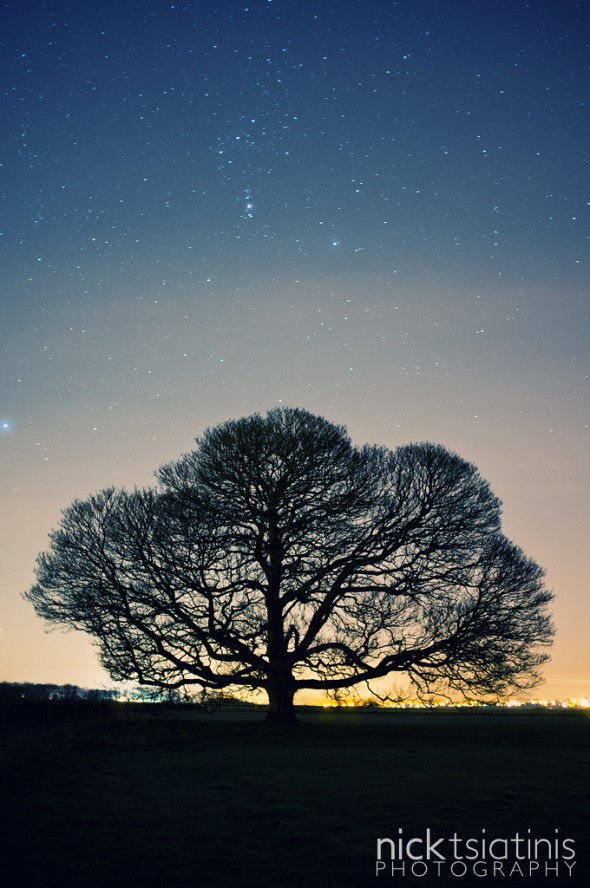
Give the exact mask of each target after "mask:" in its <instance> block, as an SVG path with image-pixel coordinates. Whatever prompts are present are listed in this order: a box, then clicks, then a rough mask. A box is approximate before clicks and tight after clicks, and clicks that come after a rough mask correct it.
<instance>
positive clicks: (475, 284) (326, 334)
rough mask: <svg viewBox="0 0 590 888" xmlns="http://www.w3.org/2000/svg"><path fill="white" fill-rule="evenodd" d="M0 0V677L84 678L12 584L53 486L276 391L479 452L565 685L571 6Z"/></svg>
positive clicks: (573, 429) (293, 400) (92, 678)
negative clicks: (532, 578)
mask: <svg viewBox="0 0 590 888" xmlns="http://www.w3.org/2000/svg"><path fill="white" fill-rule="evenodd" d="M0 7H1V9H2V19H3V25H2V29H1V33H0V42H1V45H2V59H3V61H2V65H3V70H2V78H1V85H0V89H1V93H2V133H3V135H2V139H1V162H2V170H1V172H2V218H1V231H0V234H1V237H0V250H1V258H0V262H1V268H2V275H1V280H2V291H1V297H0V298H1V307H2V317H1V321H0V323H1V331H2V365H1V391H0V432H1V434H0V449H1V451H2V452H1V493H2V505H1V510H2V512H1V518H2V530H1V535H0V546H1V550H2V562H1V565H2V566H1V570H2V592H1V598H0V626H1V628H2V632H1V634H0V680H2V679H4V680H9V681H39V682H45V681H55V682H60V683H63V682H70V683H74V684H80V685H84V686H102V685H103V684H104V683H105V682H106V681H107V677H106V674H105V673H104V672H102V670H101V669H100V667H99V665H98V661H97V658H96V656H95V654H94V652H93V649H92V647H91V644H90V642H89V641H88V640H87V638H86V637H85V636H83V635H79V634H76V633H69V634H63V633H61V632H54V633H50V634H46V631H45V627H44V625H43V623H42V621H41V620H40V619H39V618H37V617H36V615H35V614H34V611H33V609H32V607H31V606H30V605H28V604H26V603H25V602H24V601H23V600H22V599H21V597H20V595H21V593H22V592H23V591H24V590H25V589H26V588H27V587H28V585H29V584H30V583H31V581H32V578H33V567H34V560H35V556H36V554H37V553H38V552H39V551H41V550H42V549H44V548H45V546H46V541H47V533H48V531H49V530H50V529H51V528H52V527H54V526H55V525H56V523H57V522H58V520H59V514H60V510H61V509H62V508H63V507H65V506H66V505H67V504H68V503H69V502H71V501H72V500H73V499H74V498H76V497H81V498H85V497H87V496H88V495H90V494H92V493H94V492H96V491H97V490H98V489H100V488H101V487H105V486H108V485H111V484H115V485H118V486H127V487H133V486H134V485H145V484H150V483H152V480H153V476H152V473H153V471H154V470H155V469H156V468H157V467H158V466H159V465H162V464H163V463H165V462H168V461H170V460H173V459H175V458H177V457H179V456H180V455H181V454H182V453H183V452H186V451H187V450H190V449H191V448H192V446H193V442H194V438H195V436H196V435H199V434H200V433H202V431H203V430H204V429H205V428H206V427H208V426H211V425H215V424H216V423H218V422H221V421H223V420H225V419H230V418H237V417H239V416H242V415H246V414H250V413H253V412H255V411H262V412H264V411H266V410H268V409H269V408H271V407H273V406H275V405H277V404H283V405H289V406H297V407H303V408H306V409H308V410H311V411H312V412H315V413H318V414H321V415H323V416H325V417H326V418H327V419H329V420H331V421H334V422H338V423H343V424H345V425H346V426H347V427H348V429H349V431H350V434H351V435H352V438H353V440H354V441H355V442H357V443H363V442H365V441H368V442H371V443H379V444H385V445H387V446H389V447H395V446H397V445H399V444H405V443H408V442H410V441H420V440H430V441H434V442H438V443H442V444H444V445H446V446H448V447H449V448H451V449H453V450H455V451H457V452H458V453H460V454H461V455H462V456H463V457H465V458H467V459H469V460H471V461H473V462H474V463H475V464H476V465H477V466H478V467H479V469H480V470H481V472H482V474H483V476H484V477H485V478H487V480H488V481H489V482H490V483H491V485H492V488H493V489H494V491H495V492H496V494H497V495H498V496H500V498H501V499H502V500H503V502H504V528H505V531H506V533H507V535H508V536H510V537H511V538H512V539H513V540H514V541H515V542H516V543H517V544H518V545H520V546H522V548H524V550H525V551H526V553H527V554H528V555H530V556H531V557H533V558H535V559H536V560H537V561H538V562H540V563H541V564H543V565H544V566H545V567H546V568H547V571H548V575H547V582H548V585H549V586H550V587H551V588H553V589H554V591H555V592H556V594H557V600H556V603H555V607H554V613H555V618H556V623H557V628H558V640H557V642H556V645H555V647H554V652H553V661H552V663H551V664H550V665H549V666H548V667H547V668H546V676H547V684H546V686H545V687H544V688H543V689H541V691H539V692H538V693H537V696H549V697H560V698H566V697H582V696H588V695H589V694H590V664H589V657H590V654H589V652H588V644H587V638H588V626H589V618H590V605H589V595H588V570H587V538H588V528H589V525H590V523H589V520H588V518H589V514H588V479H589V474H590V473H589V471H588V469H589V460H588V454H589V453H590V449H589V448H588V331H589V325H588V321H589V318H588V314H589V289H590V288H589V274H588V269H589V256H590V252H589V237H590V225H589V222H590V185H589V172H590V168H589V148H590V132H589V126H588V94H589V89H590V77H589V70H588V69H589V62H590V27H589V19H588V9H587V5H586V3H584V2H573V0H559V2H558V0H552V2H550V0H530V2H524V0H493V2H492V0H453V2H450V0H449V2H444V0H398V2H394V0H363V2H362V3H361V2H353V0H323V2H311V0H272V2H271V0H250V2H248V0H245V2H240V3H239V2H235V0H224V2H218V3H216V2H214V0H212V2H193V3H187V2H184V3H183V2H180V3H177V4H170V3H168V2H157V0H126V2H125V3H121V2H115V0H102V2H97V0H88V2H84V3H78V2H73V0H59V2H57V0H53V2H46V3H45V2H41V0H36V2H32V0H19V2H17V0H11V2H4V3H0Z"/></svg>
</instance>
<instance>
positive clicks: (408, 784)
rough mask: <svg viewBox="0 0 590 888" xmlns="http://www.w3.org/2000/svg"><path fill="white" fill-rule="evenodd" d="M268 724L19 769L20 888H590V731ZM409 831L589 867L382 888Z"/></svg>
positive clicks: (513, 724) (106, 744)
mask: <svg viewBox="0 0 590 888" xmlns="http://www.w3.org/2000/svg"><path fill="white" fill-rule="evenodd" d="M262 718H263V716H261V715H260V714H258V713H247V712H246V713H233V714H231V713H223V712H218V713H215V714H214V715H212V716H207V715H205V714H199V715H196V716H193V717H191V718H179V717H170V716H169V717H166V718H154V717H153V716H142V717H140V718H125V719H121V718H119V719H117V720H115V721H113V722H111V723H109V724H107V725H105V726H99V727H92V728H87V729H86V728H83V729H82V730H81V731H80V733H79V734H78V736H77V737H75V738H74V741H73V743H72V745H71V747H70V746H69V743H64V745H63V748H60V746H59V744H57V745H56V748H55V750H54V751H53V752H51V754H49V755H48V754H47V753H45V754H41V756H40V757H37V758H34V759H31V760H30V761H26V762H21V763H20V764H19V762H18V761H16V762H15V765H14V767H12V768H10V769H9V772H8V774H5V775H4V789H3V798H2V814H1V817H0V843H1V844H2V845H4V847H3V848H2V871H3V874H4V875H6V874H10V875H11V878H10V879H7V881H6V882H5V884H7V885H9V884H21V885H26V886H28V888H37V886H38V888H41V886H43V888H50V886H57V885H60V886H61V885H64V886H68V888H78V886H80V888H82V886H84V888H95V886H106V888H119V886H121V888H122V886H125V888H133V886H142V888H161V886H166V888H168V886H170V888H172V886H174V888H177V886H182V888H184V886H187V888H188V886H191V888H193V886H194V888H229V886H232V888H283V886H285V888H295V886H297V888H349V886H350V888H365V886H374V888H379V886H380V885H383V886H386V888H399V886H404V888H406V886H408V888H411V886H413V888H420V886H421V888H430V886H436V888H443V886H447V885H456V886H458V888H461V886H462V888H472V886H473V885H483V886H484V888H485V886H487V885H494V886H498V888H499V886H512V885H526V886H531V885H537V884H539V885H543V886H545V888H549V886H553V885H561V884H563V885H566V884H567V885H582V884H587V879H588V874H589V873H590V860H589V854H588V852H589V846H588V841H587V840H588V835H589V829H588V827H589V825H590V814H589V808H590V806H589V805H588V801H589V799H588V787H589V781H588V776H589V774H588V770H589V768H588V755H587V748H588V738H589V736H590V718H588V717H587V716H584V715H582V714H570V713H563V714H562V713H557V714H526V715H524V714H521V713H514V714H513V713H489V712H486V711H477V712H473V713H465V712H457V713H454V712H446V713H436V712H433V713H419V712H418V713H415V712H381V713H363V714H360V713H356V712H346V711H344V712H342V711H326V712H314V711H310V712H307V713H303V714H301V715H300V718H301V722H300V723H299V724H298V725H292V726H287V727H283V728H281V727H280V726H273V725H268V724H264V722H263V721H262ZM400 829H402V830H403V832H402V833H401V835H402V836H403V837H405V838H406V839H410V838H414V837H417V838H418V837H422V838H423V837H425V835H426V830H427V829H430V830H431V836H432V838H433V839H434V838H438V837H441V836H442V837H445V842H446V840H448V838H450V837H452V836H453V835H454V834H455V833H456V834H457V835H458V836H460V837H462V838H465V839H466V838H469V837H475V838H477V837H479V838H480V839H481V837H482V836H484V835H485V836H487V837H490V838H491V837H503V838H510V837H513V836H514V835H515V834H516V833H517V832H518V833H519V834H521V835H523V836H525V835H527V836H529V837H530V836H532V837H547V838H550V839H553V840H554V841H555V839H556V838H558V839H560V840H563V839H565V838H568V839H573V840H574V841H575V850H576V858H575V860H576V864H575V866H574V869H573V871H572V872H573V875H572V877H569V876H568V875H567V869H566V867H565V865H564V863H563V860H559V861H557V862H559V864H560V867H561V869H560V871H559V874H558V876H557V877H556V876H555V875H553V873H551V874H550V875H548V876H545V875H544V876H543V878H542V879H540V880H539V879H535V878H530V877H529V876H528V872H527V875H526V876H520V875H518V874H514V875H513V876H511V877H508V876H507V875H503V876H502V875H500V873H497V874H496V876H492V875H491V874H490V872H489V871H488V874H487V875H486V876H483V875H481V873H482V869H481V868H480V869H479V871H478V873H477V874H474V873H473V872H471V871H468V872H467V874H466V875H465V876H462V875H461V873H462V869H461V867H459V868H458V869H456V870H455V874H452V873H450V872H449V870H448V866H447V865H446V864H445V867H446V871H445V872H441V873H440V874H437V873H436V870H435V869H434V868H433V866H430V870H429V872H428V873H427V874H426V875H421V874H420V873H421V870H418V871H417V873H416V874H412V873H411V872H410V871H409V868H408V869H407V870H406V873H405V878H402V877H401V875H400V874H399V873H397V874H394V876H393V877H392V875H391V873H390V871H389V870H387V871H386V872H385V873H382V874H381V875H379V876H378V877H377V876H376V875H375V873H376V844H377V839H378V838H383V837H390V838H394V839H397V838H398V837H399V835H400V833H399V830H400ZM484 829H485V831H486V832H485V834H484V833H482V830H484ZM528 830H530V831H531V832H530V833H528V832H527V831H528ZM555 830H559V832H558V833H556V832H555ZM417 847H418V849H419V848H420V847H421V846H416V845H414V850H416V848H417ZM488 862H490V861H489V857H488ZM409 863H410V862H409V861H408V867H409ZM552 865H553V863H552ZM389 866H390V864H389V863H388V867H389ZM420 866H423V865H422V864H421V865H420ZM504 873H506V867H505V868H504Z"/></svg>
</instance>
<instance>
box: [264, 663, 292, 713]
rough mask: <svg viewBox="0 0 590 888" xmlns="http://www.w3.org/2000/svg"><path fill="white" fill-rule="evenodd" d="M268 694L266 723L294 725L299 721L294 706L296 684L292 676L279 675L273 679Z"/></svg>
mask: <svg viewBox="0 0 590 888" xmlns="http://www.w3.org/2000/svg"><path fill="white" fill-rule="evenodd" d="M267 692H268V702H269V709H268V715H267V716H266V721H267V722H274V723H275V724H283V725H287V724H294V723H295V722H296V721H297V716H296V715H295V707H294V705H293V698H294V696H295V682H294V681H293V679H292V677H291V675H288V676H285V675H277V676H275V677H274V678H271V679H270V681H269V683H268V687H267Z"/></svg>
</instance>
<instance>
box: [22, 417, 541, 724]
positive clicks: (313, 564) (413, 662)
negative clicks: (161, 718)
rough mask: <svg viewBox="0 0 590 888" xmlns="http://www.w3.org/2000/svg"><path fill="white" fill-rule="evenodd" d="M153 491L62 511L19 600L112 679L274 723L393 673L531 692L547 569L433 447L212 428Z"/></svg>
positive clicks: (465, 474) (457, 464) (110, 496)
mask: <svg viewBox="0 0 590 888" xmlns="http://www.w3.org/2000/svg"><path fill="white" fill-rule="evenodd" d="M156 475H157V479H158V482H159V484H158V486H157V487H155V488H151V489H142V490H134V491H132V492H126V491H124V490H116V489H113V488H111V489H107V490H104V491H101V492H99V493H97V494H96V495H95V496H91V497H90V498H89V499H87V500H84V501H79V500H78V501H75V502H74V503H72V505H70V506H69V507H68V508H67V509H66V510H65V511H64V513H63V516H62V520H61V524H60V526H59V527H58V528H57V529H56V530H54V531H53V532H52V534H51V536H50V541H51V547H50V549H49V551H48V552H47V553H44V554H42V555H40V556H39V558H38V562H37V583H36V584H35V585H34V586H33V587H32V588H31V589H30V590H29V591H28V592H27V593H25V597H26V598H27V599H28V600H29V601H30V602H32V603H33V605H34V606H35V609H36V611H37V613H38V614H39V615H40V616H42V617H44V618H45V619H46V620H48V621H50V622H51V623H58V624H59V623H60V624H65V625H67V626H72V627H75V628H77V629H82V630H84V631H86V632H88V633H90V635H92V636H93V637H94V638H95V639H96V640H97V642H98V645H99V646H100V651H101V659H102V663H103V665H104V667H105V668H106V669H107V670H108V671H109V672H110V674H111V675H112V676H113V678H115V679H118V680H134V681H139V682H140V683H142V684H146V685H153V686H157V687H161V688H180V687H183V686H186V687H190V686H191V685H196V686H199V687H201V688H205V689H218V690H220V689H221V690H222V689H226V688H229V689H233V690H235V689H238V688H257V689H263V690H264V691H266V693H267V694H268V699H269V703H270V709H269V716H268V718H269V719H270V720H274V721H291V720H294V719H295V714H294V708H293V698H294V695H295V693H296V692H297V691H298V690H300V689H302V688H309V689H317V690H321V689H323V690H332V691H334V690H337V689H339V688H346V687H349V686H352V685H357V684H360V683H362V682H365V683H368V682H371V681H373V680H376V679H381V678H384V677H385V676H388V675H390V674H392V673H400V672H401V673H406V674H407V675H408V676H409V677H410V679H411V680H412V681H413V682H414V683H415V684H416V686H417V687H418V689H419V691H420V692H422V693H425V692H432V691H433V690H435V689H438V688H440V687H441V686H444V687H445V688H446V689H447V690H449V691H460V692H462V693H463V694H465V695H467V696H479V697H484V698H485V697H489V696H490V695H492V696H497V695H502V694H505V693H507V692H513V691H514V690H515V689H519V688H520V689H522V688H528V687H532V686H534V684H536V683H537V682H538V672H537V670H538V667H539V666H540V665H541V664H542V663H543V662H544V661H545V660H546V659H547V657H546V655H545V654H544V653H543V652H542V648H543V647H544V646H545V645H547V644H549V643H550V642H551V637H552V634H553V629H552V626H551V622H550V618H549V616H548V614H547V604H548V602H549V601H550V600H551V599H552V595H551V594H550V593H549V592H548V591H547V590H546V589H545V588H544V585H543V571H542V569H541V568H540V567H539V566H538V565H537V564H535V563H534V562H533V561H531V560H530V559H528V558H526V557H525V555H524V554H523V553H522V552H521V551H520V550H519V549H518V548H517V547H516V546H514V545H513V544H512V543H511V542H509V540H507V539H506V538H505V537H504V536H503V535H502V533H501V530H500V503H499V500H498V499H497V498H496V497H495V496H494V494H493V493H492V491H491V490H490V487H489V485H488V484H487V483H486V482H485V481H484V480H483V479H482V478H481V477H480V475H479V474H478V471H477V469H476V468H475V467H474V466H473V465H471V464H470V463H468V462H465V461H464V460H463V459H461V458H460V457H459V456H457V455H456V454H454V453H451V452H449V451H448V450H446V449H445V448H444V447H442V446H439V445H434V444H428V443H423V444H410V445H407V446H404V447H400V448H398V449H397V450H395V451H391V450H389V449H387V448H384V447H377V446H368V445H367V446H363V447H355V446H353V445H352V443H351V441H350V439H349V437H348V435H347V433H346V430H345V428H344V427H342V426H337V425H333V424H331V423H330V422H328V421H327V420H325V419H323V418H321V417H318V416H314V415H312V414H311V413H308V412H307V411H304V410H300V409H292V408H277V409H274V410H271V411H270V412H269V413H268V414H267V415H266V416H261V415H259V414H256V415H254V416H250V417H245V418H242V419H239V420H235V421H228V422H225V423H222V424H221V425H219V426H217V427H215V428H211V429H208V430H207V431H206V432H205V433H204V435H203V436H202V437H201V438H200V439H197V449H196V450H194V451H192V452H190V453H187V454H186V455H184V456H183V457H182V458H181V459H179V460H178V461H177V462H175V463H171V464H169V465H166V466H164V467H163V468H161V469H160V470H159V471H158V472H157V473H156Z"/></svg>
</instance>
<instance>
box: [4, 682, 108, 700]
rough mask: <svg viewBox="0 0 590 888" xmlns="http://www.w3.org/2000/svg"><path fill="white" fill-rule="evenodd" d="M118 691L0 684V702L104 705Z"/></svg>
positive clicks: (67, 686) (17, 683)
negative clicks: (51, 701) (52, 701)
mask: <svg viewBox="0 0 590 888" xmlns="http://www.w3.org/2000/svg"><path fill="white" fill-rule="evenodd" d="M118 696H119V691H116V690H114V689H111V690H105V689H99V688H92V689H90V690H89V689H88V688H79V687H78V686H77V685H71V684H66V685H56V684H34V683H33V682H28V681H26V682H14V681H2V682H0V700H5V701H8V702H9V703H16V702H24V703H42V702H44V701H46V700H60V701H63V702H66V703H74V702H85V703H104V702H108V701H110V700H115V699H116V698H117V697H118Z"/></svg>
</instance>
